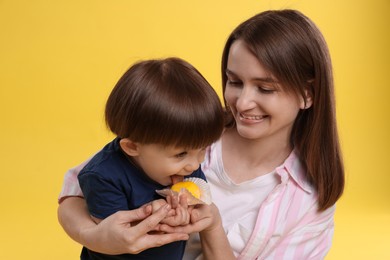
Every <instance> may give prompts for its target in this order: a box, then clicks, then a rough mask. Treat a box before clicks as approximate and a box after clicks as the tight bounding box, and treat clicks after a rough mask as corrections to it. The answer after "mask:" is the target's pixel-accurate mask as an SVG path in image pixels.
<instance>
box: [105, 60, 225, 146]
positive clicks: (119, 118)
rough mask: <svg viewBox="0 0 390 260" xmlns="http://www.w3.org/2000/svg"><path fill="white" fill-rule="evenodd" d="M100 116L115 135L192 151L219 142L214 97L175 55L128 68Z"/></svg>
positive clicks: (217, 104)
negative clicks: (103, 113) (102, 114)
mask: <svg viewBox="0 0 390 260" xmlns="http://www.w3.org/2000/svg"><path fill="white" fill-rule="evenodd" d="M105 118H106V123H107V126H108V127H109V128H110V130H111V131H112V132H113V133H114V134H116V135H117V136H118V137H120V138H129V139H130V140H132V141H133V142H139V143H143V144H151V143H156V144H162V145H166V146H176V147H185V148H193V149H195V148H202V147H206V146H208V145H210V144H211V143H213V142H215V141H216V140H218V138H219V137H220V135H221V133H222V130H223V127H224V125H223V108H222V105H221V102H220V100H219V97H218V95H217V94H216V92H215V91H214V89H213V88H212V87H211V86H210V84H209V83H208V82H207V80H206V79H205V78H204V77H203V76H202V75H201V74H200V73H199V72H198V71H197V70H196V69H195V68H194V67H193V66H191V65H190V64H189V63H187V62H186V61H184V60H181V59H179V58H167V59H159V60H146V61H141V62H138V63H136V64H134V65H133V66H131V67H130V69H129V70H128V71H126V73H125V74H124V75H123V76H122V77H121V78H120V80H119V81H118V83H117V84H116V86H115V87H114V89H113V90H112V92H111V94H110V96H109V98H108V100H107V104H106V111H105Z"/></svg>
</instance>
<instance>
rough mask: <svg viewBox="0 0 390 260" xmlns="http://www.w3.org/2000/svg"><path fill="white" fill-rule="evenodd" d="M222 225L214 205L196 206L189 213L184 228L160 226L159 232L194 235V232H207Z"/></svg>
mask: <svg viewBox="0 0 390 260" xmlns="http://www.w3.org/2000/svg"><path fill="white" fill-rule="evenodd" d="M221 225H222V220H221V216H220V215H219V211H218V208H217V207H216V206H215V205H214V204H211V205H205V204H201V205H196V206H195V208H194V209H192V211H191V217H190V223H189V224H188V225H185V226H170V225H165V224H161V225H160V227H159V230H160V231H163V232H166V233H175V232H179V233H187V234H190V233H195V232H201V231H204V232H208V231H212V230H213V229H215V228H219V227H220V226H221Z"/></svg>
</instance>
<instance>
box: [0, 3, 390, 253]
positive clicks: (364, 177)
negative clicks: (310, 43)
mask: <svg viewBox="0 0 390 260" xmlns="http://www.w3.org/2000/svg"><path fill="white" fill-rule="evenodd" d="M279 8H294V9H298V10H301V11H302V12H304V13H305V14H306V15H308V16H309V17H310V18H311V19H312V20H314V22H315V23H316V24H317V25H318V26H319V27H320V29H321V30H322V32H323V34H324V35H325V37H326V39H327V41H328V44H329V48H330V51H331V54H332V58H333V63H334V71H335V80H336V94H337V109H338V110H337V114H338V121H339V127H340V134H341V142H342V147H343V150H344V157H345V166H346V173H347V185H346V190H345V195H344V196H343V198H342V199H341V200H340V202H339V203H338V207H337V213H336V230H335V236H334V242H333V247H332V249H331V251H330V253H329V254H328V257H327V259H329V260H331V259H390V247H389V246H390V242H389V241H390V202H389V199H390V191H389V190H390V189H389V187H388V186H389V184H390V171H389V167H388V166H387V164H388V160H389V158H388V157H389V152H388V149H389V147H390V138H389V133H390V120H389V119H390V116H389V113H390V109H389V108H390V105H389V97H390V95H389V94H390V93H389V92H390V86H389V83H388V78H389V69H390V67H389V65H390V51H389V47H390V35H389V34H390V29H389V28H390V19H389V13H390V1H388V0H373V1H363V0H354V1H352V0H349V1H340V0H326V1H325V0H323V1H312V0H279V1H277V0H267V1H261V0H256V1H255V0H252V1H250V0H241V1H233V0H231V1H228V0H224V1H222V0H214V1H209V0H198V1H195V0H193V1H190V0H187V1H185V0H165V1H163V0H161V1H157V0H154V1H153V0H143V1H135V0H134V1H132V0H122V1H119V0H112V1H103V0H93V1H92V0H85V1H79V0H77V1H76V0H67V1H54V0H46V1H44V0H36V1H28V0H26V1H22V0H0V113H1V117H0V120H1V121H0V133H1V135H0V162H1V164H0V185H1V187H0V206H1V213H0V259H7V260H8V259H60V260H61V259H78V257H79V252H80V246H79V245H78V244H76V243H75V242H73V241H72V240H71V239H69V238H68V237H67V236H66V235H65V233H64V232H63V230H62V229H61V227H60V226H59V224H58V222H57V216H56V210H57V195H58V193H59V192H60V189H61V184H62V180H63V175H64V173H65V171H66V170H67V169H68V168H69V167H71V166H74V165H76V164H78V163H80V162H81V161H83V160H84V159H86V158H87V157H88V156H90V155H91V154H92V153H94V152H95V151H97V150H98V149H100V148H101V147H102V145H103V144H105V143H106V142H107V141H109V140H110V139H111V137H112V136H111V135H110V134H109V133H108V131H107V130H106V128H105V126H104V124H103V107H104V103H105V101H106V98H107V95H108V94H109V92H110V91H111V89H112V87H113V86H114V84H115V83H116V81H117V80H118V79H119V77H120V76H121V75H122V73H123V72H124V71H125V70H126V69H127V68H128V67H129V66H130V65H131V64H132V63H133V62H134V61H136V60H139V59H145V58H156V57H166V56H171V55H173V56H179V57H182V58H184V59H186V60H188V61H189V62H191V63H192V64H193V65H194V66H196V67H197V68H198V69H199V70H200V71H201V72H202V73H203V74H204V76H205V77H206V78H207V79H208V80H209V81H210V83H211V84H212V85H213V86H214V87H215V89H216V90H217V91H218V93H219V94H221V86H220V71H219V67H220V58H221V52H222V48H223V45H224V41H225V39H226V38H227V36H228V34H229V33H230V32H231V30H232V29H233V28H234V27H235V26H236V25H238V23H239V22H241V21H243V20H244V19H246V18H248V17H250V16H252V15H254V14H255V13H257V12H260V11H263V10H266V9H279Z"/></svg>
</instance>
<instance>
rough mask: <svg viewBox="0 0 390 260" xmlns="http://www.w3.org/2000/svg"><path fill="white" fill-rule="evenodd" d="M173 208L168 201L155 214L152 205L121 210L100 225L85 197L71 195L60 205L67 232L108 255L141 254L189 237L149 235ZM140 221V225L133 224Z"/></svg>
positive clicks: (76, 239)
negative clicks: (91, 213)
mask: <svg viewBox="0 0 390 260" xmlns="http://www.w3.org/2000/svg"><path fill="white" fill-rule="evenodd" d="M169 210H170V206H169V205H168V204H167V205H166V206H164V207H161V208H160V209H158V210H157V211H156V212H154V213H153V214H152V207H151V205H147V206H143V207H141V208H138V209H135V210H129V211H120V212H117V213H115V214H113V215H111V216H109V217H108V218H106V219H104V220H103V221H102V222H100V223H99V224H98V225H97V224H96V223H95V222H94V221H93V220H92V219H91V218H90V216H89V213H88V211H87V208H86V203H85V201H84V199H82V198H79V197H68V198H66V199H64V200H63V201H62V202H61V203H60V204H59V207H58V220H59V222H60V224H61V225H62V227H63V228H64V230H65V232H66V233H67V234H68V235H69V236H70V237H71V238H72V239H74V240H75V241H77V242H78V243H80V244H82V245H84V246H85V247H87V248H89V249H91V250H93V251H96V252H99V253H104V254H124V253H130V254H137V253H139V252H141V251H143V250H145V249H148V248H151V247H157V246H161V245H165V244H168V243H171V242H174V241H179V240H187V239H188V234H184V233H170V234H148V232H149V231H152V230H155V229H156V228H157V226H158V225H159V222H160V221H161V220H162V219H164V218H165V217H166V216H167V214H168V212H169ZM132 223H137V224H132Z"/></svg>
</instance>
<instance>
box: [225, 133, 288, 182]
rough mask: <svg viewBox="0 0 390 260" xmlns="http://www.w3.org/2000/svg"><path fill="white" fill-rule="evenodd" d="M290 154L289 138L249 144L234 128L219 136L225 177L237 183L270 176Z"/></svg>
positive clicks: (254, 141)
mask: <svg viewBox="0 0 390 260" xmlns="http://www.w3.org/2000/svg"><path fill="white" fill-rule="evenodd" d="M291 151H292V147H291V145H290V142H289V138H287V137H286V138H281V137H280V136H269V137H266V138H262V139H257V140H252V139H246V138H243V137H242V136H240V135H239V134H238V132H237V130H236V129H235V128H232V129H227V130H226V131H225V132H224V134H223V136H222V159H223V164H224V168H225V171H226V173H227V174H228V176H229V177H230V178H231V179H232V180H233V181H234V182H236V183H240V182H243V181H246V180H251V179H253V178H256V177H258V176H261V175H265V174H267V173H269V172H272V171H273V170H274V169H275V168H276V167H278V166H279V165H281V164H282V163H283V162H284V161H285V160H286V158H287V157H288V156H289V154H290V153H291Z"/></svg>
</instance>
